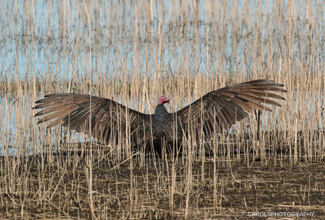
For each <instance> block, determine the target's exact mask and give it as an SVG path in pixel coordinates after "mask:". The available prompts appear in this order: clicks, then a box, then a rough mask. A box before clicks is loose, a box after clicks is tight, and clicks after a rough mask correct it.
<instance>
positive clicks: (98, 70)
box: [0, 0, 325, 219]
mask: <svg viewBox="0 0 325 220" xmlns="http://www.w3.org/2000/svg"><path fill="white" fill-rule="evenodd" d="M0 14H1V16H0V27H1V28H0V53H1V58H0V62H1V64H0V70H1V75H0V94H1V95H0V101H1V103H0V106H1V113H2V117H0V149H1V151H0V154H1V157H0V166H1V169H0V181H1V182H0V210H1V211H0V217H1V219H5V218H8V219H19V218H21V219H35V218H40V219H41V218H42V219H45V218H67V219H177V218H179V219H184V218H189V219H222V218H225V219H226V218H227V219H228V218H233V219H246V218H249V217H250V216H249V213H252V212H269V211H272V212H297V213H301V212H313V213H315V216H317V217H319V218H321V217H322V216H324V215H325V210H324V205H325V204H324V200H323V198H324V189H325V178H324V166H325V164H324V146H325V138H324V87H325V76H324V73H325V63H324V62H325V58H324V54H325V45H324V44H325V43H324V42H325V32H324V30H325V26H324V24H325V22H324V21H325V17H324V14H325V4H324V2H323V1H289V0H288V1H265V2H262V1H190V0H189V1H177V0H171V1H154V0H149V1H147V0H146V1H141V0H140V1H99V0H98V1H88V0H84V1H77V0H72V1H61V2H57V1H44V2H39V1H29V0H27V1H20V0H16V1H7V2H6V3H3V4H1V6H0ZM259 78H267V79H271V80H275V81H276V82H278V83H282V84H284V85H285V89H286V90H287V93H286V94H284V97H285V98H286V100H285V101H283V102H281V104H282V107H281V108H274V111H273V112H270V113H264V112H263V113H262V115H261V118H262V124H261V128H260V130H259V131H258V130H257V127H258V126H257V120H256V115H252V116H251V117H250V118H248V119H247V120H245V121H243V122H241V123H238V124H236V125H235V126H234V127H233V128H232V129H231V131H230V132H224V133H223V134H220V135H219V136H216V140H217V139H218V141H214V142H213V143H204V144H202V145H200V146H199V149H201V151H200V152H202V149H204V152H206V151H207V152H209V154H208V155H206V154H205V153H197V151H196V150H192V149H191V148H188V150H187V151H186V152H185V153H184V154H182V155H181V156H180V157H176V158H174V157H169V156H167V155H164V156H163V157H161V158H157V157H154V156H150V155H145V154H144V153H143V152H141V153H139V154H137V155H133V154H132V152H131V151H130V145H129V144H128V143H127V142H126V143H125V144H121V145H119V146H105V145H102V144H100V143H97V142H95V140H91V139H90V138H88V137H86V136H84V135H82V134H77V133H75V132H74V131H72V132H70V131H68V130H66V129H64V128H61V127H55V128H52V129H51V130H46V124H41V125H37V119H36V118H35V117H33V115H34V114H35V113H36V111H35V110H32V107H33V106H34V102H35V101H36V100H38V99H39V98H41V97H43V96H44V95H45V94H50V93H62V92H74V93H85V94H91V95H96V96H103V97H107V98H112V99H114V100H115V101H118V102H119V103H121V104H124V105H126V106H129V107H131V108H133V109H136V110H138V111H141V112H145V113H153V112H154V109H155V106H156V104H157V100H158V97H159V96H160V95H166V96H167V97H169V98H170V99H171V100H172V104H170V105H168V106H167V108H168V110H169V111H176V110H178V109H180V108H182V107H184V106H185V105H187V104H189V103H191V102H192V101H195V100H196V99H198V98H199V97H201V96H202V95H204V94H205V93H207V92H210V91H212V90H215V89H217V88H220V87H223V86H225V85H229V84H234V83H240V82H244V81H247V80H252V79H259ZM76 149H77V150H76ZM307 217H308V216H307Z"/></svg>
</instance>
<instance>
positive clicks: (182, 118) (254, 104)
mask: <svg viewBox="0 0 325 220" xmlns="http://www.w3.org/2000/svg"><path fill="white" fill-rule="evenodd" d="M279 87H283V85H282V84H276V83H274V81H271V80H264V79H261V80H254V81H249V82H245V83H240V84H236V85H231V86H226V87H224V88H221V89H218V90H215V91H212V92H210V93H208V94H206V95H204V96H203V97H201V98H200V99H198V100H196V101H195V102H193V103H192V104H190V105H188V106H186V107H185V108H183V109H181V110H179V111H177V112H176V113H175V114H176V117H177V118H178V121H179V122H180V126H181V127H180V128H178V130H179V129H182V130H183V131H184V132H185V134H186V133H187V131H188V129H189V128H190V129H192V133H193V131H194V133H193V134H194V135H195V136H196V140H198V139H200V138H201V137H202V133H201V131H203V132H204V135H205V136H206V137H207V138H212V137H213V134H214V132H218V133H220V132H222V130H223V129H228V128H230V127H231V126H232V125H233V124H235V123H236V121H241V120H243V119H244V118H247V117H248V116H249V114H250V113H252V112H253V111H254V109H259V110H266V111H271V109H270V108H268V107H267V106H265V104H267V105H275V106H279V107H281V105H280V104H279V103H277V102H276V101H273V100H271V99H270V98H273V99H280V100H285V99H284V98H283V97H282V96H279V95H277V94H274V93H273V92H286V91H285V90H283V89H281V88H279Z"/></svg>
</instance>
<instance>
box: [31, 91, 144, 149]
mask: <svg viewBox="0 0 325 220" xmlns="http://www.w3.org/2000/svg"><path fill="white" fill-rule="evenodd" d="M90 99H91V107H90ZM35 103H36V104H37V105H36V106H35V107H34V109H42V110H41V111H39V112H38V113H36V114H35V116H39V117H42V118H41V119H40V120H39V121H38V123H43V122H46V121H49V120H53V119H54V120H53V121H52V122H51V123H50V124H49V125H48V126H47V128H51V127H53V126H56V125H59V124H62V125H63V126H65V127H68V128H69V129H71V130H76V131H77V132H82V133H85V134H87V135H89V136H91V137H94V138H96V139H97V140H98V141H102V142H105V143H108V144H116V141H117V140H116V139H118V138H117V137H118V136H120V138H122V139H123V138H125V137H126V133H127V132H126V128H127V127H129V130H130V134H132V137H131V139H132V142H133V143H134V144H138V143H140V142H141V141H142V140H141V138H142V137H143V134H144V133H145V132H149V130H150V129H149V126H150V115H147V114H142V113H140V112H137V111H135V110H133V109H130V108H127V107H126V106H124V105H121V104H119V103H117V102H115V101H113V100H110V99H105V98H99V97H96V96H92V97H90V96H89V95H83V94H69V93H64V94H51V95H47V96H45V98H44V99H41V100H38V101H37V102H35ZM90 109H91V125H90V123H89V115H90ZM90 127H91V134H90ZM134 131H135V132H134Z"/></svg>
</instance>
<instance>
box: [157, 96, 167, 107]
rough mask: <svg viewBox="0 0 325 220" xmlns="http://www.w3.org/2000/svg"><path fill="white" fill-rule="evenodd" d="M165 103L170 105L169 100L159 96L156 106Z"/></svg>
mask: <svg viewBox="0 0 325 220" xmlns="http://www.w3.org/2000/svg"><path fill="white" fill-rule="evenodd" d="M165 103H170V100H169V99H168V98H167V97H165V96H160V98H159V100H158V105H164V104H165Z"/></svg>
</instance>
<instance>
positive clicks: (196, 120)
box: [34, 80, 285, 154]
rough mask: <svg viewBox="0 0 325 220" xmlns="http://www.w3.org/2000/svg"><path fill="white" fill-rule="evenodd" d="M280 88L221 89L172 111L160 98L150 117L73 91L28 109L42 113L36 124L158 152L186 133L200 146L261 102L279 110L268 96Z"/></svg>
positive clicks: (269, 84)
mask: <svg viewBox="0 0 325 220" xmlns="http://www.w3.org/2000/svg"><path fill="white" fill-rule="evenodd" d="M282 86H283V85H282V84H276V83H274V82H273V81H270V80H254V81H250V82H245V83H240V84H236V85H231V86H226V87H224V88H221V89H218V90H215V91H212V92H210V93H207V94H206V95H204V96H203V97H201V98H200V99H198V100H196V101H195V102H193V103H192V104H190V105H188V106H186V107H184V108H183V109H181V110H179V111H177V112H174V113H169V112H168V111H167V109H166V107H165V106H164V104H165V103H169V102H170V101H169V99H167V98H166V97H160V98H159V101H158V105H157V107H156V110H155V113H154V114H143V113H140V112H138V111H135V110H133V109H130V108H128V107H126V106H124V105H121V104H119V103H117V102H115V101H113V100H110V99H106V98H100V97H96V96H91V97H90V96H89V95H83V94H73V93H64V94H51V95H46V96H45V98H44V99H41V100H39V101H37V102H36V104H37V105H36V106H35V107H34V108H35V109H42V110H41V111H40V112H38V113H36V115H35V116H42V117H43V118H41V119H40V120H39V122H38V123H42V122H45V121H49V120H52V119H54V120H53V121H52V122H51V123H50V124H49V125H48V128H50V127H53V126H55V125H59V124H62V125H63V126H65V127H68V128H69V129H71V130H76V131H77V132H81V133H85V134H87V135H89V136H91V137H93V138H96V139H97V140H98V141H100V142H103V143H105V144H111V145H113V146H114V145H116V144H118V143H120V142H121V141H122V142H123V141H125V140H126V138H128V137H129V138H130V139H129V140H131V144H132V146H133V147H142V146H144V145H146V146H147V144H150V143H153V144H154V145H156V146H154V148H155V150H156V151H159V152H158V153H159V154H160V153H161V149H159V148H160V147H161V144H160V143H161V142H162V141H163V142H165V143H169V144H171V143H173V141H174V142H175V141H176V140H177V141H178V143H181V141H182V140H183V139H184V138H182V137H183V136H185V137H188V134H190V136H191V141H192V143H193V142H195V143H200V142H202V141H203V140H206V139H210V138H212V137H213V136H214V134H216V133H220V132H222V130H223V129H228V128H230V127H231V126H232V125H233V124H235V123H236V121H241V120H243V119H244V118H246V117H248V116H249V113H252V112H253V111H254V110H255V109H259V110H267V111H271V109H270V108H268V107H267V106H265V104H268V105H275V106H281V105H280V104H279V103H277V102H275V101H273V100H271V99H270V98H273V99H282V100H284V98H283V97H282V96H279V95H277V94H274V92H285V90H283V89H281V88H280V87H282ZM90 103H91V105H90ZM89 122H90V123H91V126H89V124H90V123H89ZM183 145H185V146H186V145H187V144H186V143H183Z"/></svg>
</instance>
